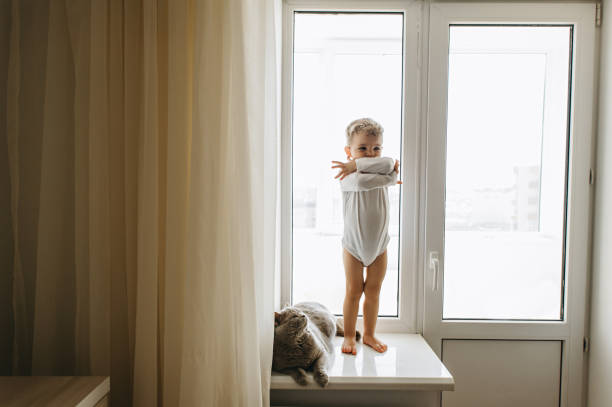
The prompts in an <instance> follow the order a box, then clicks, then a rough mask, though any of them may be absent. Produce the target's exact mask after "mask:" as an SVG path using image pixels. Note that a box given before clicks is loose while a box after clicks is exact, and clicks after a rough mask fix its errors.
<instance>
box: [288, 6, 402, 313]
mask: <svg viewBox="0 0 612 407" xmlns="http://www.w3.org/2000/svg"><path fill="white" fill-rule="evenodd" d="M294 16H295V32H294V49H293V64H294V69H293V132H292V144H293V147H292V159H293V174H292V180H293V191H292V196H293V199H292V202H293V211H292V213H293V231H292V233H293V234H292V237H293V246H292V259H293V265H292V272H293V279H292V295H293V303H297V302H300V301H318V302H320V303H322V304H324V305H325V306H326V307H328V308H329V309H330V310H331V311H332V312H333V313H335V314H342V303H343V300H344V293H345V277H344V267H343V264H342V244H341V239H342V231H343V219H342V196H341V192H340V185H339V181H338V180H337V179H334V176H335V175H336V173H337V170H336V169H332V168H331V165H332V164H331V161H332V160H335V161H346V154H345V152H344V146H345V145H346V137H345V129H346V126H347V125H348V124H349V123H350V122H351V121H352V120H354V119H357V118H362V117H370V118H372V119H374V120H376V121H377V122H379V123H380V124H381V125H382V126H383V128H384V138H383V151H382V155H383V156H387V157H393V158H396V159H400V135H401V111H402V27H403V16H402V14H388V13H386V14H383V13H343V14H327V13H295V15H294ZM399 193H400V187H399V186H394V187H389V200H390V206H391V207H390V211H391V216H390V224H389V235H390V236H391V241H390V243H389V245H388V248H387V249H388V266H387V273H386V276H385V279H384V282H383V285H382V289H381V293H380V308H379V315H390V316H391V315H393V316H395V315H397V296H398V263H399V262H398V255H399V250H398V249H399ZM364 273H365V271H364ZM364 275H365V274H364ZM362 306H363V298H362V304H361V305H360V311H359V314H360V315H361V313H362Z"/></svg>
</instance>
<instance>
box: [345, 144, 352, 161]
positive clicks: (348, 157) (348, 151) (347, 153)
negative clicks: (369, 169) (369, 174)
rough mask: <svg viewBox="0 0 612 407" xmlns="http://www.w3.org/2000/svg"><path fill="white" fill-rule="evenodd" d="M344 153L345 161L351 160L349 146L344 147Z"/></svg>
mask: <svg viewBox="0 0 612 407" xmlns="http://www.w3.org/2000/svg"><path fill="white" fill-rule="evenodd" d="M344 152H345V153H346V159H347V160H349V159H350V158H351V148H350V147H349V146H345V147H344Z"/></svg>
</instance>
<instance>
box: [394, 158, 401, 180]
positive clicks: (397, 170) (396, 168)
mask: <svg viewBox="0 0 612 407" xmlns="http://www.w3.org/2000/svg"><path fill="white" fill-rule="evenodd" d="M393 171H395V172H397V174H398V175H399V161H398V160H395V167H394V168H393ZM397 183H398V184H401V183H402V181H397Z"/></svg>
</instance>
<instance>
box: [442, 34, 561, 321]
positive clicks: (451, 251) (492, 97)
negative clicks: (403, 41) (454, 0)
mask: <svg viewBox="0 0 612 407" xmlns="http://www.w3.org/2000/svg"><path fill="white" fill-rule="evenodd" d="M570 39H571V30H570V28H569V27H563V26H556V27H553V26H541V27H521V26H452V27H451V29H450V49H449V74H448V75H449V78H448V124H447V126H448V127H447V145H446V150H447V153H446V198H445V200H446V202H445V208H446V209H445V234H444V250H445V257H444V307H443V309H444V311H443V315H444V318H446V319H455V318H458V319H461V318H466V319H532V320H533V319H540V320H559V319H561V318H562V315H561V303H562V300H563V295H562V281H563V277H564V276H563V270H564V265H563V245H564V233H565V230H564V229H565V228H564V225H565V210H566V208H565V195H566V190H565V189H566V170H567V157H566V156H567V141H568V132H567V122H568V114H567V111H568V83H569V66H570V45H571V43H570Z"/></svg>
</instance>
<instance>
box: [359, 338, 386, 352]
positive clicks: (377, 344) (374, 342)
mask: <svg viewBox="0 0 612 407" xmlns="http://www.w3.org/2000/svg"><path fill="white" fill-rule="evenodd" d="M363 343H364V344H366V345H368V346H369V347H370V348H372V349H374V350H375V351H376V352H380V353H383V352H385V351H386V350H387V344H386V343H382V342H381V341H379V340H378V339H376V338H375V337H374V336H373V335H363Z"/></svg>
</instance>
